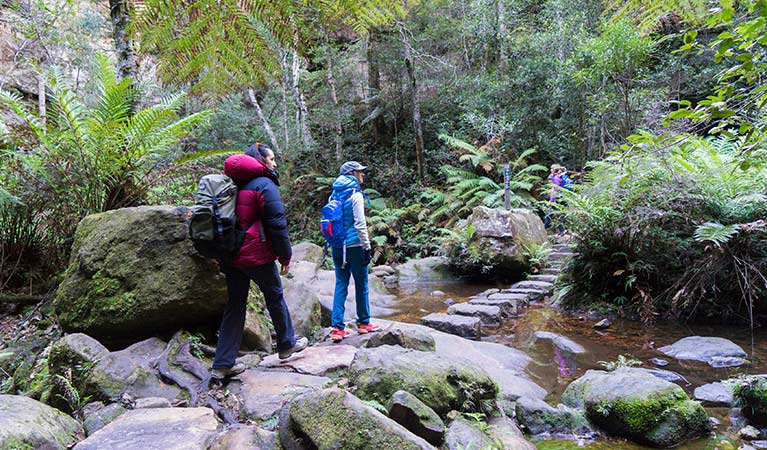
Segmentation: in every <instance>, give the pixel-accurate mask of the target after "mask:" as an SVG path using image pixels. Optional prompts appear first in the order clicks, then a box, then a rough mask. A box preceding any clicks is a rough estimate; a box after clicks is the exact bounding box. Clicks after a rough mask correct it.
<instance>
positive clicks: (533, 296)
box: [501, 288, 546, 302]
mask: <svg viewBox="0 0 767 450" xmlns="http://www.w3.org/2000/svg"><path fill="white" fill-rule="evenodd" d="M501 293H502V294H516V295H524V296H526V297H527V301H528V302H530V301H534V300H540V299H542V298H543V296H544V295H546V292H542V291H540V290H538V289H517V288H511V289H504V290H502V291H501Z"/></svg>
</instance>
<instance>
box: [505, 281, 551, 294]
mask: <svg viewBox="0 0 767 450" xmlns="http://www.w3.org/2000/svg"><path fill="white" fill-rule="evenodd" d="M510 288H511V289H530V290H534V291H539V292H543V293H544V294H548V293H549V292H551V290H552V289H553V288H554V283H548V282H546V281H519V282H516V283H514V284H512V285H511V287H510Z"/></svg>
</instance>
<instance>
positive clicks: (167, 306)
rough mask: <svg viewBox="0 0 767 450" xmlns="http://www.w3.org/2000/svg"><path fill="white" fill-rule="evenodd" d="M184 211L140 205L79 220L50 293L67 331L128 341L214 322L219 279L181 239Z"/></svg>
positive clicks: (220, 297) (221, 289) (220, 299)
mask: <svg viewBox="0 0 767 450" xmlns="http://www.w3.org/2000/svg"><path fill="white" fill-rule="evenodd" d="M187 234H188V227H187V223H186V209H185V208H181V207H178V208H177V207H173V206H141V207H137V208H124V209H119V210H114V211H108V212H105V213H101V214H94V215H91V216H88V217H86V218H84V219H83V220H82V221H81V222H80V224H79V226H78V227H77V232H76V234H75V241H74V244H73V246H72V253H71V257H70V261H69V267H68V268H67V271H66V273H65V275H64V280H63V282H62V283H61V285H60V287H59V290H58V292H57V294H56V299H55V307H56V311H57V313H58V317H59V321H60V323H61V325H62V327H63V329H64V330H65V331H67V332H83V333H86V334H88V335H90V336H93V337H94V338H96V339H99V340H100V341H102V342H103V341H104V340H105V339H106V340H112V339H115V340H130V341H132V342H135V341H137V340H139V339H141V338H144V337H147V336H150V335H154V334H157V333H161V332H164V331H174V330H176V329H178V328H184V327H187V328H188V327H191V326H193V325H196V324H200V323H208V322H216V321H218V320H220V315H221V311H222V310H223V307H224V304H225V303H226V284H225V282H224V278H223V275H221V274H220V273H219V271H218V269H217V268H216V267H215V265H214V263H213V261H212V260H208V259H205V258H202V257H200V256H199V255H198V254H197V252H196V251H195V250H194V248H193V247H192V244H191V241H189V239H188V238H187Z"/></svg>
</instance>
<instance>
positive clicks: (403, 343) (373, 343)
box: [365, 327, 436, 352]
mask: <svg viewBox="0 0 767 450" xmlns="http://www.w3.org/2000/svg"><path fill="white" fill-rule="evenodd" d="M382 345H399V346H400V347H402V348H412V349H413V350H420V351H422V352H433V351H434V350H435V348H436V344H435V343H434V338H433V337H431V335H429V334H428V333H426V332H423V331H419V330H409V331H406V330H403V329H402V328H398V327H397V328H387V329H384V330H382V331H379V332H378V333H376V334H374V335H373V336H371V337H370V339H368V340H367V341H365V347H367V348H374V347H380V346H382Z"/></svg>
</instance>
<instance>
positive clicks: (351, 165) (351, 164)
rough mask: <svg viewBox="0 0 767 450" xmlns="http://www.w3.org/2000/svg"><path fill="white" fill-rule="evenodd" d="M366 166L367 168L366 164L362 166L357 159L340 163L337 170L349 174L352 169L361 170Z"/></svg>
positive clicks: (342, 173)
mask: <svg viewBox="0 0 767 450" xmlns="http://www.w3.org/2000/svg"><path fill="white" fill-rule="evenodd" d="M367 168H368V167H367V166H363V165H362V164H360V163H358V162H357V161H346V162H345V163H343V164H341V170H340V171H339V172H340V174H341V175H349V174H351V173H352V172H354V171H358V170H360V171H361V170H365V169H367Z"/></svg>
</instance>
